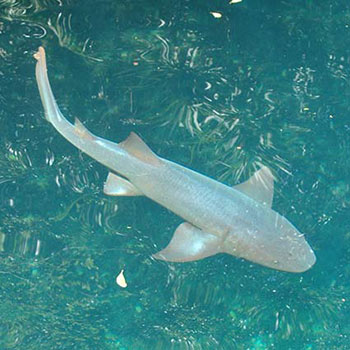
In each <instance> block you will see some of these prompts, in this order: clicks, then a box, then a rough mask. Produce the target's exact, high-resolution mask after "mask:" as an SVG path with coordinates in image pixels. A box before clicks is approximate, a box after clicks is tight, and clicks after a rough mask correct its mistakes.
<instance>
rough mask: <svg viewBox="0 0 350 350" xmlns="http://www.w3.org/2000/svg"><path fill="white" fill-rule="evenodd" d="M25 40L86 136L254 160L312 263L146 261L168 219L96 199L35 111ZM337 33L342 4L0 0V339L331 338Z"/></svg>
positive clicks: (238, 343) (346, 197)
mask: <svg viewBox="0 0 350 350" xmlns="http://www.w3.org/2000/svg"><path fill="white" fill-rule="evenodd" d="M213 13H219V14H221V17H220V18H215V16H214V15H213ZM39 45H43V46H44V47H45V48H46V51H47V56H48V68H49V75H50V78H51V82H52V86H53V90H54V93H55V95H56V98H57V101H58V104H59V105H60V108H61V110H62V112H63V113H64V115H65V116H67V117H68V118H69V119H70V120H72V118H74V117H75V116H78V117H79V118H80V119H81V120H82V121H83V122H84V124H85V125H86V126H87V127H88V128H89V129H90V130H91V131H93V132H94V133H96V134H97V135H100V136H102V137H105V138H107V139H110V140H113V141H117V142H119V141H121V140H123V139H125V138H126V137H127V135H128V134H129V133H130V132H131V131H134V132H136V133H138V134H139V135H141V136H142V138H143V139H144V140H146V142H147V143H148V144H149V145H150V147H151V148H152V149H153V150H154V151H155V152H156V153H158V154H160V155H161V156H162V157H165V158H168V159H171V160H173V161H176V162H179V163H181V164H184V165H186V166H189V167H191V168H193V169H196V170H198V171H200V172H202V173H205V174H208V175H210V176H212V177H214V178H217V179H219V180H220V181H223V182H225V183H227V184H232V185H233V184H236V183H238V182H240V181H243V180H245V179H247V178H248V177H249V175H251V174H252V173H253V172H254V171H255V170H256V169H258V168H259V167H260V166H261V165H262V164H264V165H267V166H269V167H270V168H271V170H272V171H273V172H274V174H275V176H276V179H277V181H276V186H275V187H276V188H275V197H274V208H275V209H276V210H277V211H278V212H280V213H281V214H282V215H284V216H286V217H287V218H288V219H289V220H290V221H291V222H292V223H293V224H294V225H295V226H297V227H298V228H299V230H300V231H301V232H303V233H305V235H306V238H307V240H308V242H309V243H310V245H311V246H312V247H313V249H314V250H315V253H316V255H317V263H316V265H315V266H314V267H313V268H312V269H311V270H310V271H308V272H306V273H303V274H290V273H284V272H279V271H274V270H271V269H267V268H264V267H261V266H258V265H256V264H252V263H250V262H247V261H242V260H239V259H236V258H234V257H232V256H228V255H217V256H214V257H211V258H208V259H205V260H202V261H198V262H194V263H188V264H167V263H164V262H159V261H155V260H153V259H152V258H151V254H152V253H154V252H156V251H158V250H160V249H162V248H163V247H164V246H165V245H166V244H167V243H168V241H169V240H170V238H171V236H172V234H173V232H174V230H175V228H176V227H177V225H178V224H180V223H181V219H180V218H178V217H176V216H175V215H173V214H172V213H170V212H168V211H167V210H165V209H164V208H161V207H159V206H158V205H156V204H155V203H153V202H151V201H150V200H148V199H146V198H141V197H140V198H110V197H106V196H104V195H103V193H102V187H103V182H104V180H105V178H106V175H107V171H106V169H104V168H103V167H102V166H101V165H99V164H98V163H97V162H95V161H93V160H92V159H90V158H89V157H87V156H85V155H84V154H81V153H80V152H79V151H78V150H77V149H75V148H74V147H73V146H72V145H70V144H69V143H68V142H67V141H66V140H64V139H63V138H62V137H61V136H60V135H59V134H58V133H57V132H56V131H55V130H54V129H53V128H52V126H50V125H49V123H47V122H46V121H45V120H44V118H43V110H42V106H41V102H40V99H39V95H38V91H37V87H36V82H35V77H34V65H35V62H34V61H35V60H34V59H33V57H32V55H33V53H34V52H35V51H36V49H37V47H38V46H39ZM349 47H350V3H349V2H348V1H346V0H338V1H327V0H326V1H322V2H320V1H312V0H303V1H302V0H295V1H292V0H288V1H272V0H266V1H262V0H260V1H259V0H243V1H242V2H240V3H237V4H230V3H229V1H227V0H220V1H219V0H210V1H209V0H206V1H184V0H180V1H150V0H148V1H147V0H141V1H113V0H106V1H102V0H98V1H92V0H84V1H83V0H77V1H73V0H61V1H59V0H31V1H29V0H27V1H26V0H23V1H16V0H0V107H1V108H0V130H1V132H0V145H1V147H0V349H1V350H10V349H16V350H32V349H33V350H41V349H50V350H56V349H57V350H66V349H67V350H68V349H69V350H71V349H79V350H80V349H82V350H83V349H94V350H96V349H101V350H107V349H108V350H112V349H113V350H114V349H119V350H122V349H124V350H126V349H127V350H129V349H137V350H142V349H147V350H148V349H162V350H163V349H165V350H168V349H179V350H180V349H181V350H182V349H196V350H197V349H198V350H201V349H219V350H221V349H239V350H241V349H242V350H261V349H278V350H280V349H282V350H284V349H291V350H299V349H301V350H316V349H317V350H319V349H325V350H331V349H337V350H339V349H350V339H349V336H350V323H349V316H348V315H349V312H350V310H349V298H350V295H349V292H350V285H349V279H350V261H349V250H350V226H349V223H348V219H349V205H350V186H349V181H350V180H349V179H350V176H349V175H350V161H349V145H350V138H349V133H350V118H349V113H350V103H349V94H350V89H349V74H350V49H349ZM121 269H124V270H125V277H126V280H127V282H128V287H127V288H126V289H121V288H120V287H119V286H118V285H117V284H116V282H115V278H116V276H117V275H118V273H119V272H120V270H121Z"/></svg>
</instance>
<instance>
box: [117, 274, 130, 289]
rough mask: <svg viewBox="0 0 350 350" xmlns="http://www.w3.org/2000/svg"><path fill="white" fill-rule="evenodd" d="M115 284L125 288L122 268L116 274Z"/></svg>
mask: <svg viewBox="0 0 350 350" xmlns="http://www.w3.org/2000/svg"><path fill="white" fill-rule="evenodd" d="M115 281H116V282H117V285H118V286H120V287H122V288H126V287H127V286H128V284H127V283H126V281H125V277H124V270H121V271H120V273H119V275H118V276H117V278H116V280H115Z"/></svg>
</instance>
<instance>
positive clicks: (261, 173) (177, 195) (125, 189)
mask: <svg viewBox="0 0 350 350" xmlns="http://www.w3.org/2000/svg"><path fill="white" fill-rule="evenodd" d="M34 57H35V59H36V60H37V63H36V79H37V84H38V88H39V92H40V97H41V101H42V104H43V107H44V111H45V117H46V119H47V120H48V121H49V122H50V123H51V124H52V125H53V126H54V128H55V129H56V130H57V131H58V132H59V133H60V134H62V136H63V137H65V138H66V139H67V140H68V141H69V142H71V143H72V144H73V145H74V146H76V147H77V148H78V149H80V150H81V151H83V152H85V153H86V154H88V155H89V156H90V157H92V158H94V159H95V160H97V161H98V162H100V163H101V164H103V165H104V166H106V167H107V168H108V169H109V170H110V172H109V174H108V177H107V180H106V182H105V185H104V193H105V194H107V195H112V196H139V195H143V196H146V197H148V198H150V199H152V200H153V201H155V202H157V203H159V204H160V205H162V206H163V207H165V208H167V209H169V210H170V211H172V212H173V213H175V214H177V215H178V216H180V217H182V218H183V219H184V220H185V222H184V223H182V224H181V225H180V226H179V227H178V228H177V229H176V230H175V233H174V236H173V237H172V239H171V241H170V243H169V244H168V246H167V247H166V248H164V249H163V250H161V251H160V252H158V253H156V254H154V255H153V257H154V258H156V259H160V260H164V261H171V262H187V261H194V260H199V259H202V258H205V257H208V256H211V255H215V254H217V253H227V254H231V255H234V256H236V257H239V258H243V259H246V260H249V261H252V262H255V263H257V264H261V265H263V266H266V267H269V268H273V269H276V270H282V271H288V272H304V271H306V270H308V269H310V268H311V267H312V266H313V265H314V263H315V261H316V257H315V254H314V252H313V250H312V249H311V248H310V246H309V244H308V243H307V242H306V240H305V237H304V235H303V234H301V233H300V232H299V231H298V230H297V229H296V228H295V227H294V226H293V225H292V224H291V223H290V222H289V221H288V220H287V219H286V218H285V217H283V216H282V215H280V214H278V213H277V212H276V211H274V210H273V209H271V205H272V200H273V187H274V178H273V175H272V173H271V172H270V170H269V169H268V168H267V167H265V166H263V167H262V168H261V169H260V170H258V171H257V172H256V173H255V174H254V175H253V176H252V177H251V178H250V179H248V180H247V181H245V182H243V183H241V184H239V185H236V186H234V187H230V186H227V185H225V184H223V183H220V182H218V181H216V180H214V179H212V178H209V177H207V176H204V175H202V174H200V173H198V172H195V171H193V170H190V169H188V168H186V167H184V166H181V165H179V164H176V163H173V162H171V161H169V160H166V159H163V158H161V157H159V156H157V155H156V154H155V153H153V152H152V150H151V149H150V148H149V147H148V146H147V145H146V144H145V143H144V142H143V141H142V140H141V139H140V137H138V136H137V135H136V134H135V133H131V134H130V135H129V137H128V138H127V139H126V140H125V141H123V142H121V143H114V142H111V141H108V140H105V139H103V138H100V137H98V136H95V135H93V134H92V133H91V132H89V131H88V130H87V129H86V128H85V127H84V125H83V124H82V123H81V122H80V121H79V120H78V119H76V120H75V123H74V124H72V123H70V122H69V121H68V120H67V119H66V118H65V117H64V116H63V115H62V113H61V111H60V110H59V108H58V106H57V103H56V101H55V98H54V96H53V93H52V90H51V87H50V83H49V80H48V76H47V67H46V58H45V50H44V48H42V47H40V48H39V49H38V52H37V53H35V55H34Z"/></svg>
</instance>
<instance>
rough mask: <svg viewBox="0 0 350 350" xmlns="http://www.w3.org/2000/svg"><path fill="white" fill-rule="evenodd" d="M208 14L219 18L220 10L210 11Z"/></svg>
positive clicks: (220, 15)
mask: <svg viewBox="0 0 350 350" xmlns="http://www.w3.org/2000/svg"><path fill="white" fill-rule="evenodd" d="M210 14H211V15H212V16H213V17H215V18H221V17H222V14H221V13H220V12H210Z"/></svg>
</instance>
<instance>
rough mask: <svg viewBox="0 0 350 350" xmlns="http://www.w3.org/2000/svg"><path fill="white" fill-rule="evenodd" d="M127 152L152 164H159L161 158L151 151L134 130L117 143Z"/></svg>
mask: <svg viewBox="0 0 350 350" xmlns="http://www.w3.org/2000/svg"><path fill="white" fill-rule="evenodd" d="M119 146H120V147H122V148H124V149H125V150H126V151H127V152H128V153H130V154H132V155H133V156H135V157H136V158H138V159H140V160H142V161H144V162H146V163H149V164H153V165H160V164H161V160H160V159H159V158H158V156H157V155H156V154H155V153H153V151H152V150H151V149H150V148H149V147H148V146H147V145H146V144H145V142H144V141H143V140H142V139H141V138H140V137H139V136H138V135H136V134H135V133H134V132H131V133H130V135H129V136H128V138H127V139H126V140H125V141H123V142H121V143H119Z"/></svg>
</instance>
